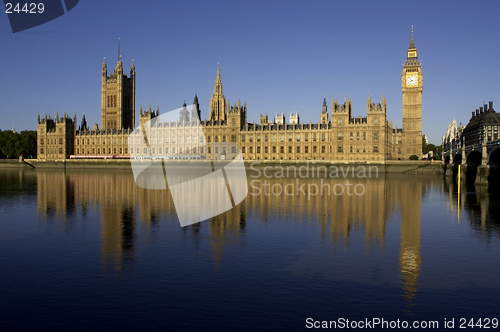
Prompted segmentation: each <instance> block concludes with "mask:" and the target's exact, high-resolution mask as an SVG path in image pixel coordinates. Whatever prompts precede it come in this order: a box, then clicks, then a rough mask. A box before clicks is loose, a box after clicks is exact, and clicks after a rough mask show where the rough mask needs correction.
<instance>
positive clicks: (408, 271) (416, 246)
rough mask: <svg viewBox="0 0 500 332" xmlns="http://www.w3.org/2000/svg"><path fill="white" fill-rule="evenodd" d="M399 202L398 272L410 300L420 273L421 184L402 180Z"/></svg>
mask: <svg viewBox="0 0 500 332" xmlns="http://www.w3.org/2000/svg"><path fill="white" fill-rule="evenodd" d="M397 188H398V189H399V190H400V193H399V195H398V196H399V197H400V204H401V247H400V252H399V262H400V273H401V278H402V282H403V289H404V290H405V297H406V298H407V299H408V300H409V301H410V300H411V299H412V298H413V296H414V295H415V293H416V291H417V278H418V275H419V273H420V263H421V261H422V260H421V258H420V209H421V201H422V184H421V183H420V182H415V183H410V182H402V183H399V184H398V187H397Z"/></svg>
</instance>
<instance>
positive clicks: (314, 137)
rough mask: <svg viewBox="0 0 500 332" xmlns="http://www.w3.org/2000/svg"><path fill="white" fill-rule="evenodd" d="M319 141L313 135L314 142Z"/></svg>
mask: <svg viewBox="0 0 500 332" xmlns="http://www.w3.org/2000/svg"><path fill="white" fill-rule="evenodd" d="M316 141H317V139H316V134H313V142H316Z"/></svg>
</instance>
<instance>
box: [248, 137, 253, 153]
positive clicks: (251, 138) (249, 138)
mask: <svg viewBox="0 0 500 332" xmlns="http://www.w3.org/2000/svg"><path fill="white" fill-rule="evenodd" d="M248 141H249V142H253V135H248ZM250 150H252V149H251V148H250Z"/></svg>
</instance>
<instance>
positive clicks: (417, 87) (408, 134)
mask: <svg viewBox="0 0 500 332" xmlns="http://www.w3.org/2000/svg"><path fill="white" fill-rule="evenodd" d="M422 87H423V74H422V66H421V64H420V61H418V57H417V47H416V46H415V42H414V41H413V26H412V28H411V41H410V46H408V51H407V56H406V62H405V64H404V65H403V71H402V72H401V89H402V92H403V151H402V155H403V158H404V159H408V158H409V157H410V156H411V155H417V156H420V155H421V154H422Z"/></svg>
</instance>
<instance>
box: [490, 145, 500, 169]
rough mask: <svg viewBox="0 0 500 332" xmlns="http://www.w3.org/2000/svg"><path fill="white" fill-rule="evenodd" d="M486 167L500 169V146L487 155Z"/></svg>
mask: <svg viewBox="0 0 500 332" xmlns="http://www.w3.org/2000/svg"><path fill="white" fill-rule="evenodd" d="M488 165H490V167H500V146H497V147H495V148H494V149H493V150H491V152H490V153H489V154H488Z"/></svg>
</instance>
